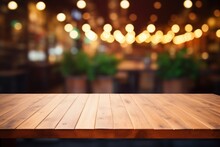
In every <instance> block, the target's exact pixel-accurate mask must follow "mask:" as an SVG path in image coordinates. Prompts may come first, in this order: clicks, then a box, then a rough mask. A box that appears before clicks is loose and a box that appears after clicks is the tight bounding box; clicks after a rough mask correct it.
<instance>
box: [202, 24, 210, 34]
mask: <svg viewBox="0 0 220 147" xmlns="http://www.w3.org/2000/svg"><path fill="white" fill-rule="evenodd" d="M202 31H203V32H208V31H209V26H208V25H207V24H203V25H202Z"/></svg>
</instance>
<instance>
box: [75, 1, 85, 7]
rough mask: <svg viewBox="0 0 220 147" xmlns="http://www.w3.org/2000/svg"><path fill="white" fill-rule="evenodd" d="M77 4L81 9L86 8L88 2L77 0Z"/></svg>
mask: <svg viewBox="0 0 220 147" xmlns="http://www.w3.org/2000/svg"><path fill="white" fill-rule="evenodd" d="M76 6H77V7H78V8H79V9H84V8H85V7H86V2H85V1H84V0H79V1H77V3H76Z"/></svg>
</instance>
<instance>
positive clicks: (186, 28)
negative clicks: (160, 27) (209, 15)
mask: <svg viewBox="0 0 220 147" xmlns="http://www.w3.org/2000/svg"><path fill="white" fill-rule="evenodd" d="M192 30H193V26H192V25H191V24H187V25H186V26H185V31H186V32H191V31H192Z"/></svg>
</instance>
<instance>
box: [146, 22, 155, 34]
mask: <svg viewBox="0 0 220 147" xmlns="http://www.w3.org/2000/svg"><path fill="white" fill-rule="evenodd" d="M155 30H156V27H155V25H153V24H149V25H148V26H147V31H148V32H150V33H153V32H154V31H155Z"/></svg>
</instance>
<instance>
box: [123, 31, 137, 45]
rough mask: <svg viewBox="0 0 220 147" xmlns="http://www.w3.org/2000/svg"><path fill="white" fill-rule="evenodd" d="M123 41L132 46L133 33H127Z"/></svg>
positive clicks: (133, 40)
mask: <svg viewBox="0 0 220 147" xmlns="http://www.w3.org/2000/svg"><path fill="white" fill-rule="evenodd" d="M125 40H126V42H127V43H128V44H132V43H134V42H135V32H130V33H127V35H126V36H125Z"/></svg>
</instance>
